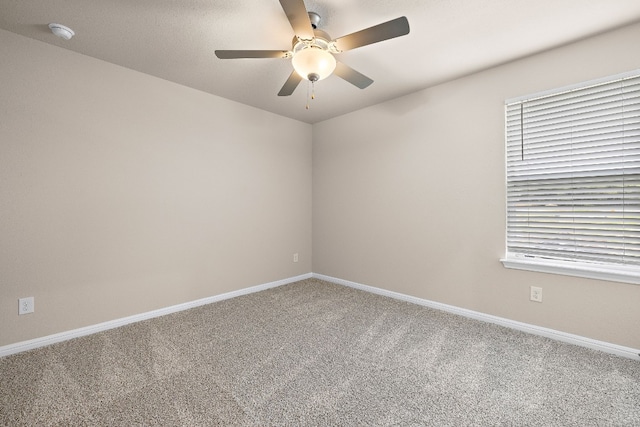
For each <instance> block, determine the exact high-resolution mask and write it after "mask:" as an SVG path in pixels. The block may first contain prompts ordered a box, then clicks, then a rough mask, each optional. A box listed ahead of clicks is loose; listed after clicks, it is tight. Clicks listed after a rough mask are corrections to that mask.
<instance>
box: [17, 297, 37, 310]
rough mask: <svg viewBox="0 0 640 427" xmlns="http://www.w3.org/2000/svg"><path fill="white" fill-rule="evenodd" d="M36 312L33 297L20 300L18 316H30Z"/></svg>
mask: <svg viewBox="0 0 640 427" xmlns="http://www.w3.org/2000/svg"><path fill="white" fill-rule="evenodd" d="M34 311H35V302H34V300H33V297H28V298H20V299H19V300H18V314H29V313H33V312H34Z"/></svg>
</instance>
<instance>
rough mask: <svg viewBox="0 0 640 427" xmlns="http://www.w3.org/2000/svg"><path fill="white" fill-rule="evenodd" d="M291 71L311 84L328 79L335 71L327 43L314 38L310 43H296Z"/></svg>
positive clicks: (334, 64)
mask: <svg viewBox="0 0 640 427" xmlns="http://www.w3.org/2000/svg"><path fill="white" fill-rule="evenodd" d="M291 64H292V65H293V69H294V70H296V72H297V73H298V74H299V75H300V77H302V78H303V79H307V80H309V81H311V82H317V81H319V80H322V79H326V78H327V77H329V76H330V75H331V74H332V73H333V70H335V69H336V58H335V57H334V56H333V55H332V54H331V53H330V52H329V48H328V42H327V41H326V40H324V39H321V38H319V37H316V38H315V39H313V40H312V41H310V42H308V41H305V40H300V41H298V42H297V43H296V44H295V46H294V47H293V58H292V59H291Z"/></svg>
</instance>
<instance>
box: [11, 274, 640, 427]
mask: <svg viewBox="0 0 640 427" xmlns="http://www.w3.org/2000/svg"><path fill="white" fill-rule="evenodd" d="M0 382H1V384H0V425H6V426H34V425H37V426H40V425H43V426H47V425H64V426H76V425H78V426H80V425H96V426H125V425H126V426H132V425H145V426H192V425H193V426H213V425H225V426H226V425H229V426H497V425H505V426H516V425H517V426H552V425H553V426H581V427H583V426H597V425H607V426H608V425H615V426H624V425H627V426H638V425H640V363H638V362H636V361H633V360H630V359H624V358H620V357H617V356H613V355H609V354H606V353H601V352H597V351H594V350H590V349H586V348H582V347H577V346H573V345H570V344H565V343H561V342H557V341H553V340H550V339H547V338H543V337H539V336H535V335H529V334H526V333H523V332H519V331H515V330H512V329H507V328H504V327H501V326H497V325H493V324H488V323H483V322H480V321H476V320H472V319H468V318H464V317H459V316H456V315H453V314H450V313H445V312H440V311H437V310H433V309H430V308H426V307H423V306H418V305H413V304H410V303H406V302H402V301H398V300H394V299H390V298H387V297H383V296H379V295H374V294H370V293H367V292H363V291H360V290H356V289H352V288H348V287H343V286H340V285H335V284H331V283H327V282H323V281H320V280H317V279H308V280H303V281H300V282H297V283H293V284H289V285H285V286H280V287H277V288H273V289H269V290H265V291H262V292H258V293H254V294H250V295H245V296H241V297H237V298H233V299H229V300H225V301H220V302H216V303H213V304H209V305H206V306H201V307H197V308H193V309H191V310H188V311H183V312H179V313H174V314H171V315H167V316H163V317H158V318H155V319H151V320H147V321H144V322H139V323H135V324H131V325H127V326H123V327H120V328H117V329H112V330H109V331H105V332H101V333H98V334H94V335H90V336H86V337H82V338H77V339H74V340H70V341H66V342H62V343H58V344H54V345H51V346H49V347H44V348H40V349H36V350H32V351H28V352H24V353H20V354H16V355H12V356H7V357H5V358H1V359H0Z"/></svg>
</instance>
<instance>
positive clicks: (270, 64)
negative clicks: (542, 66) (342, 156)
mask: <svg viewBox="0 0 640 427" xmlns="http://www.w3.org/2000/svg"><path fill="white" fill-rule="evenodd" d="M305 4H306V6H307V10H309V11H314V12H317V13H318V14H320V15H321V17H322V21H321V22H320V25H319V28H320V29H323V30H324V31H326V32H328V33H329V34H330V35H331V36H332V37H333V38H337V37H339V36H343V35H347V34H350V33H352V32H355V31H358V30H361V29H364V28H367V27H370V26H373V25H376V24H379V23H381V22H384V21H388V20H390V19H394V18H397V17H399V16H406V17H407V18H408V20H409V24H410V27H411V32H410V33H409V34H408V35H406V36H403V37H399V38H395V39H392V40H387V41H384V42H381V43H377V44H373V45H369V46H364V47H361V48H359V49H354V50H352V51H348V52H344V53H340V54H338V55H337V56H338V59H339V60H340V61H341V62H344V63H345V64H347V65H349V66H350V67H352V68H354V69H356V70H357V71H359V72H361V73H363V74H365V75H367V76H368V77H370V78H372V79H373V80H374V83H373V84H372V85H371V86H369V87H368V88H366V89H364V90H362V89H358V88H356V87H355V86H352V85H351V84H349V83H347V82H345V81H344V80H342V79H340V78H338V77H337V76H335V75H334V76H330V77H329V78H327V79H326V80H322V81H320V82H318V83H316V87H315V94H316V99H314V100H313V101H311V104H310V109H309V110H307V109H305V105H306V102H307V99H306V97H307V87H306V86H307V85H306V81H304V82H303V83H301V84H300V86H298V88H297V89H296V91H295V92H294V94H293V95H292V96H289V97H279V96H277V95H276V94H277V93H278V91H279V90H280V88H281V87H282V85H283V84H284V82H285V81H286V79H287V77H288V76H289V74H290V73H291V71H292V66H291V61H290V60H287V59H233V60H231V59H227V60H221V59H218V58H216V56H215V55H214V50H216V49H269V50H271V49H282V50H288V49H290V48H291V40H292V38H293V35H294V34H293V30H292V29H291V25H290V24H289V22H288V21H287V18H286V16H285V14H284V12H283V10H282V8H281V6H280V3H279V2H278V1H277V0H47V1H42V0H0V28H2V29H4V30H7V31H11V32H14V33H17V34H21V35H24V36H26V37H30V38H33V39H36V40H40V41H43V42H45V43H49V44H52V45H56V46H60V47H62V48H65V49H69V50H72V51H75V52H78V53H81V54H84V55H88V56H91V57H94V58H98V59H101V60H104V61H107V62H111V63H113V64H117V65H120V66H123V67H127V68H130V69H133V70H137V71H140V72H143V73H146V74H150V75H153V76H156V77H160V78H162V79H166V80H169V81H172V82H175V83H179V84H181V85H185V86H188V87H191V88H194V89H198V90H202V91H205V92H209V93H211V94H214V95H218V96H221V97H224V98H228V99H231V100H234V101H237V102H241V103H243V104H247V105H252V106H254V107H257V108H261V109H264V110H267V111H271V112H273V113H276V114H280V115H283V116H287V117H291V118H293V119H297V120H301V121H304V122H308V123H315V122H318V121H321V120H325V119H328V118H331V117H335V116H339V115H342V114H345V113H348V112H351V111H354V110H357V109H360V108H364V107H367V106H369V105H373V104H377V103H379V102H382V101H385V100H388V99H392V98H396V97H398V96H401V95H404V94H407V93H411V92H414V91H416V90H419V89H423V88H426V87H429V86H432V85H434V84H437V83H441V82H444V81H447V80H451V79H454V78H457V77H460V76H463V75H467V74H470V73H473V72H476V71H479V70H482V69H486V68H489V67H492V66H495V65H498V64H501V63H505V62H508V61H512V60H514V59H517V58H521V57H524V56H527V55H531V54H533V53H537V52H540V51H544V50H547V49H550V48H553V47H555V46H559V45H562V44H566V43H569V42H572V41H576V40H579V39H581V38H584V37H588V36H591V35H594V34H597V33H601V32H603V31H607V30H611V29H614V28H617V27H620V26H623V25H627V24H630V23H634V22H638V21H640V1H638V0H535V1H534V0H393V1H390V0H305ZM51 22H56V23H60V24H63V25H66V26H69V27H71V28H72V29H73V30H74V31H75V33H76V35H75V37H74V38H72V39H71V40H69V41H65V40H63V39H60V38H58V37H56V36H54V35H53V34H52V33H51V32H50V31H49V29H48V27H47V24H48V23H51Z"/></svg>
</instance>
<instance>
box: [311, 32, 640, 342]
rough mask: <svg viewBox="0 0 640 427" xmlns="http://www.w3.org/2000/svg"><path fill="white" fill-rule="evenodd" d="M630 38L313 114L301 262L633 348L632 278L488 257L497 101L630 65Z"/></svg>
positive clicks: (493, 242)
mask: <svg viewBox="0 0 640 427" xmlns="http://www.w3.org/2000/svg"><path fill="white" fill-rule="evenodd" d="M638 40H640V24H636V25H632V26H628V27H626V28H622V29H619V30H617V31H613V32H610V33H607V34H602V35H599V36H597V37H593V38H591V39H587V40H583V41H580V42H577V43H574V44H572V45H567V46H564V47H561V48H558V49H555V50H552V51H548V52H544V53H540V54H538V55H535V56H532V57H529V58H525V59H521V60H518V61H515V62H513V63H509V64H506V65H503V66H500V67H496V68H493V69H490V70H486V71H483V72H480V73H477V74H474V75H471V76H467V77H464V78H460V79H458V80H455V81H452V82H449V83H445V84H442V85H439V86H436V87H433V88H430V89H426V90H423V91H420V92H417V93H414V94H411V95H408V96H405V97H402V98H399V99H396V100H392V101H389V102H386V103H383V104H379V105H376V106H373V107H371V108H367V109H365V110H361V111H358V112H355V113H352V114H348V115H345V116H341V117H338V118H335V119H331V120H328V121H325V122H322V123H318V124H316V125H314V128H313V271H314V272H315V273H320V274H325V275H328V276H333V277H337V278H340V279H344V280H350V281H354V282H358V283H362V284H365V285H370V286H375V287H380V288H384V289H387V290H392V291H396V292H401V293H404V294H409V295H412V296H416V297H419V298H424V299H428V300H432V301H437V302H442V303H446V304H451V305H454V306H458V307H463V308H467V309H471V310H475V311H479V312H482V313H487V314H492V315H496V316H501V317H505V318H508V319H512V320H517V321H522V322H526V323H530V324H534V325H539V326H543V327H548V328H552V329H556V330H560V331H565V332H569V333H573V334H578V335H581V336H586V337H589V338H593V339H597V340H603V341H607V342H611V343H615V344H619V345H624V346H630V347H633V348H640V332H638V325H640V310H638V306H639V304H640V286H638V285H628V284H622V283H612V282H603V281H598V280H590V279H580V278H576V277H568V276H558V275H550V274H544V273H534V272H523V271H516V270H507V269H505V268H504V267H503V266H502V264H501V263H500V261H499V259H500V258H501V257H502V256H504V251H505V166H504V100H505V99H509V98H512V97H516V96H520V95H526V94H529V93H534V92H537V91H542V90H547V89H553V88H557V87H562V86H565V85H569V84H574V83H578V82H581V81H586V80H591V79H595V78H599V77H604V76H607V75H612V74H617V73H621V72H625V71H630V70H633V69H637V68H640V57H639V56H638V54H637V41H638ZM532 285H535V286H541V287H542V288H543V296H544V302H543V303H542V304H540V303H534V302H530V301H529V287H530V286H532Z"/></svg>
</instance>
